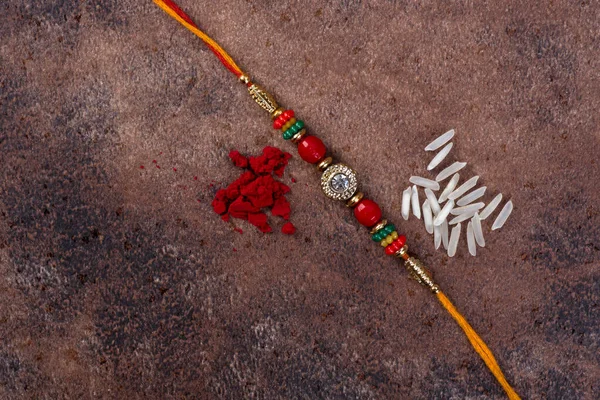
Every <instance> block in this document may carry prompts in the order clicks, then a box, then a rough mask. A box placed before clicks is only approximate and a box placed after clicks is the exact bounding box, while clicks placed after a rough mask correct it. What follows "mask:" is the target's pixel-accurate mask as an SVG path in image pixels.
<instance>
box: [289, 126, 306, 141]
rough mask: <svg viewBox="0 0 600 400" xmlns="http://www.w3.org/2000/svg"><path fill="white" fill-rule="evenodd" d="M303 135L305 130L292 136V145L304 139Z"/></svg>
mask: <svg viewBox="0 0 600 400" xmlns="http://www.w3.org/2000/svg"><path fill="white" fill-rule="evenodd" d="M304 135H306V129H302V130H300V132H298V133H296V134H295V135H294V136H292V139H291V140H292V143H298V142H299V141H300V140H301V139H302V138H303V137H304Z"/></svg>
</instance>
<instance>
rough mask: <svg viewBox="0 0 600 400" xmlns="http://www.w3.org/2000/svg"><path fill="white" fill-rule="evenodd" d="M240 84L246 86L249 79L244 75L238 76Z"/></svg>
mask: <svg viewBox="0 0 600 400" xmlns="http://www.w3.org/2000/svg"><path fill="white" fill-rule="evenodd" d="M240 82H242V83H243V84H244V85H247V84H248V83H250V77H249V76H248V75H246V74H242V75H240Z"/></svg>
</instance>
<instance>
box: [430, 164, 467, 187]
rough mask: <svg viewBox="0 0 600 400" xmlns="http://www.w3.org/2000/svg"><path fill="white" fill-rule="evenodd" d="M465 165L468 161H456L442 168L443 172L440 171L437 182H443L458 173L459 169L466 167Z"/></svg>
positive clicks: (436, 178)
mask: <svg viewBox="0 0 600 400" xmlns="http://www.w3.org/2000/svg"><path fill="white" fill-rule="evenodd" d="M465 165H467V163H466V162H458V161H457V162H455V163H454V164H452V165H451V166H449V167H446V168H444V169H443V170H442V172H440V173H439V174H438V175H437V176H436V177H435V180H436V181H437V182H441V181H443V180H444V179H446V178H448V177H449V176H452V175H453V174H455V173H457V172H458V171H460V170H461V169H463V168H464V167H465Z"/></svg>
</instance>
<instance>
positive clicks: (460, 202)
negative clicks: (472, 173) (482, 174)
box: [456, 186, 487, 206]
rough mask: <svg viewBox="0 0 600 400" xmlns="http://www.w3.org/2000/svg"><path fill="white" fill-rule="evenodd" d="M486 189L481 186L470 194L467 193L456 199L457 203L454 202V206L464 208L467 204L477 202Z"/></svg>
mask: <svg viewBox="0 0 600 400" xmlns="http://www.w3.org/2000/svg"><path fill="white" fill-rule="evenodd" d="M486 189H487V186H482V187H480V188H479V189H475V190H473V191H472V192H471V193H469V194H467V195H465V196H463V197H461V198H460V199H458V201H457V202H456V204H457V205H459V206H466V205H467V204H469V203H471V202H473V201H475V200H477V199H478V198H480V197H481V196H483V194H484V193H485V190H486Z"/></svg>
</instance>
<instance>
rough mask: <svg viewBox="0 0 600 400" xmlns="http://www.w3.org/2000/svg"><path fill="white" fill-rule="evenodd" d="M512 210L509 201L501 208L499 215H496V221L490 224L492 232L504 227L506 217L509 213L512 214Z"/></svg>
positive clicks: (511, 204)
mask: <svg viewBox="0 0 600 400" xmlns="http://www.w3.org/2000/svg"><path fill="white" fill-rule="evenodd" d="M512 210H513V203H512V200H509V201H508V202H507V203H506V204H505V205H504V207H503V208H502V211H500V214H498V217H497V218H496V220H495V221H494V223H493V224H492V230H493V231H495V230H496V229H500V228H502V226H503V225H504V223H505V222H506V220H507V219H508V216H509V215H510V213H511V212H512Z"/></svg>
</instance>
